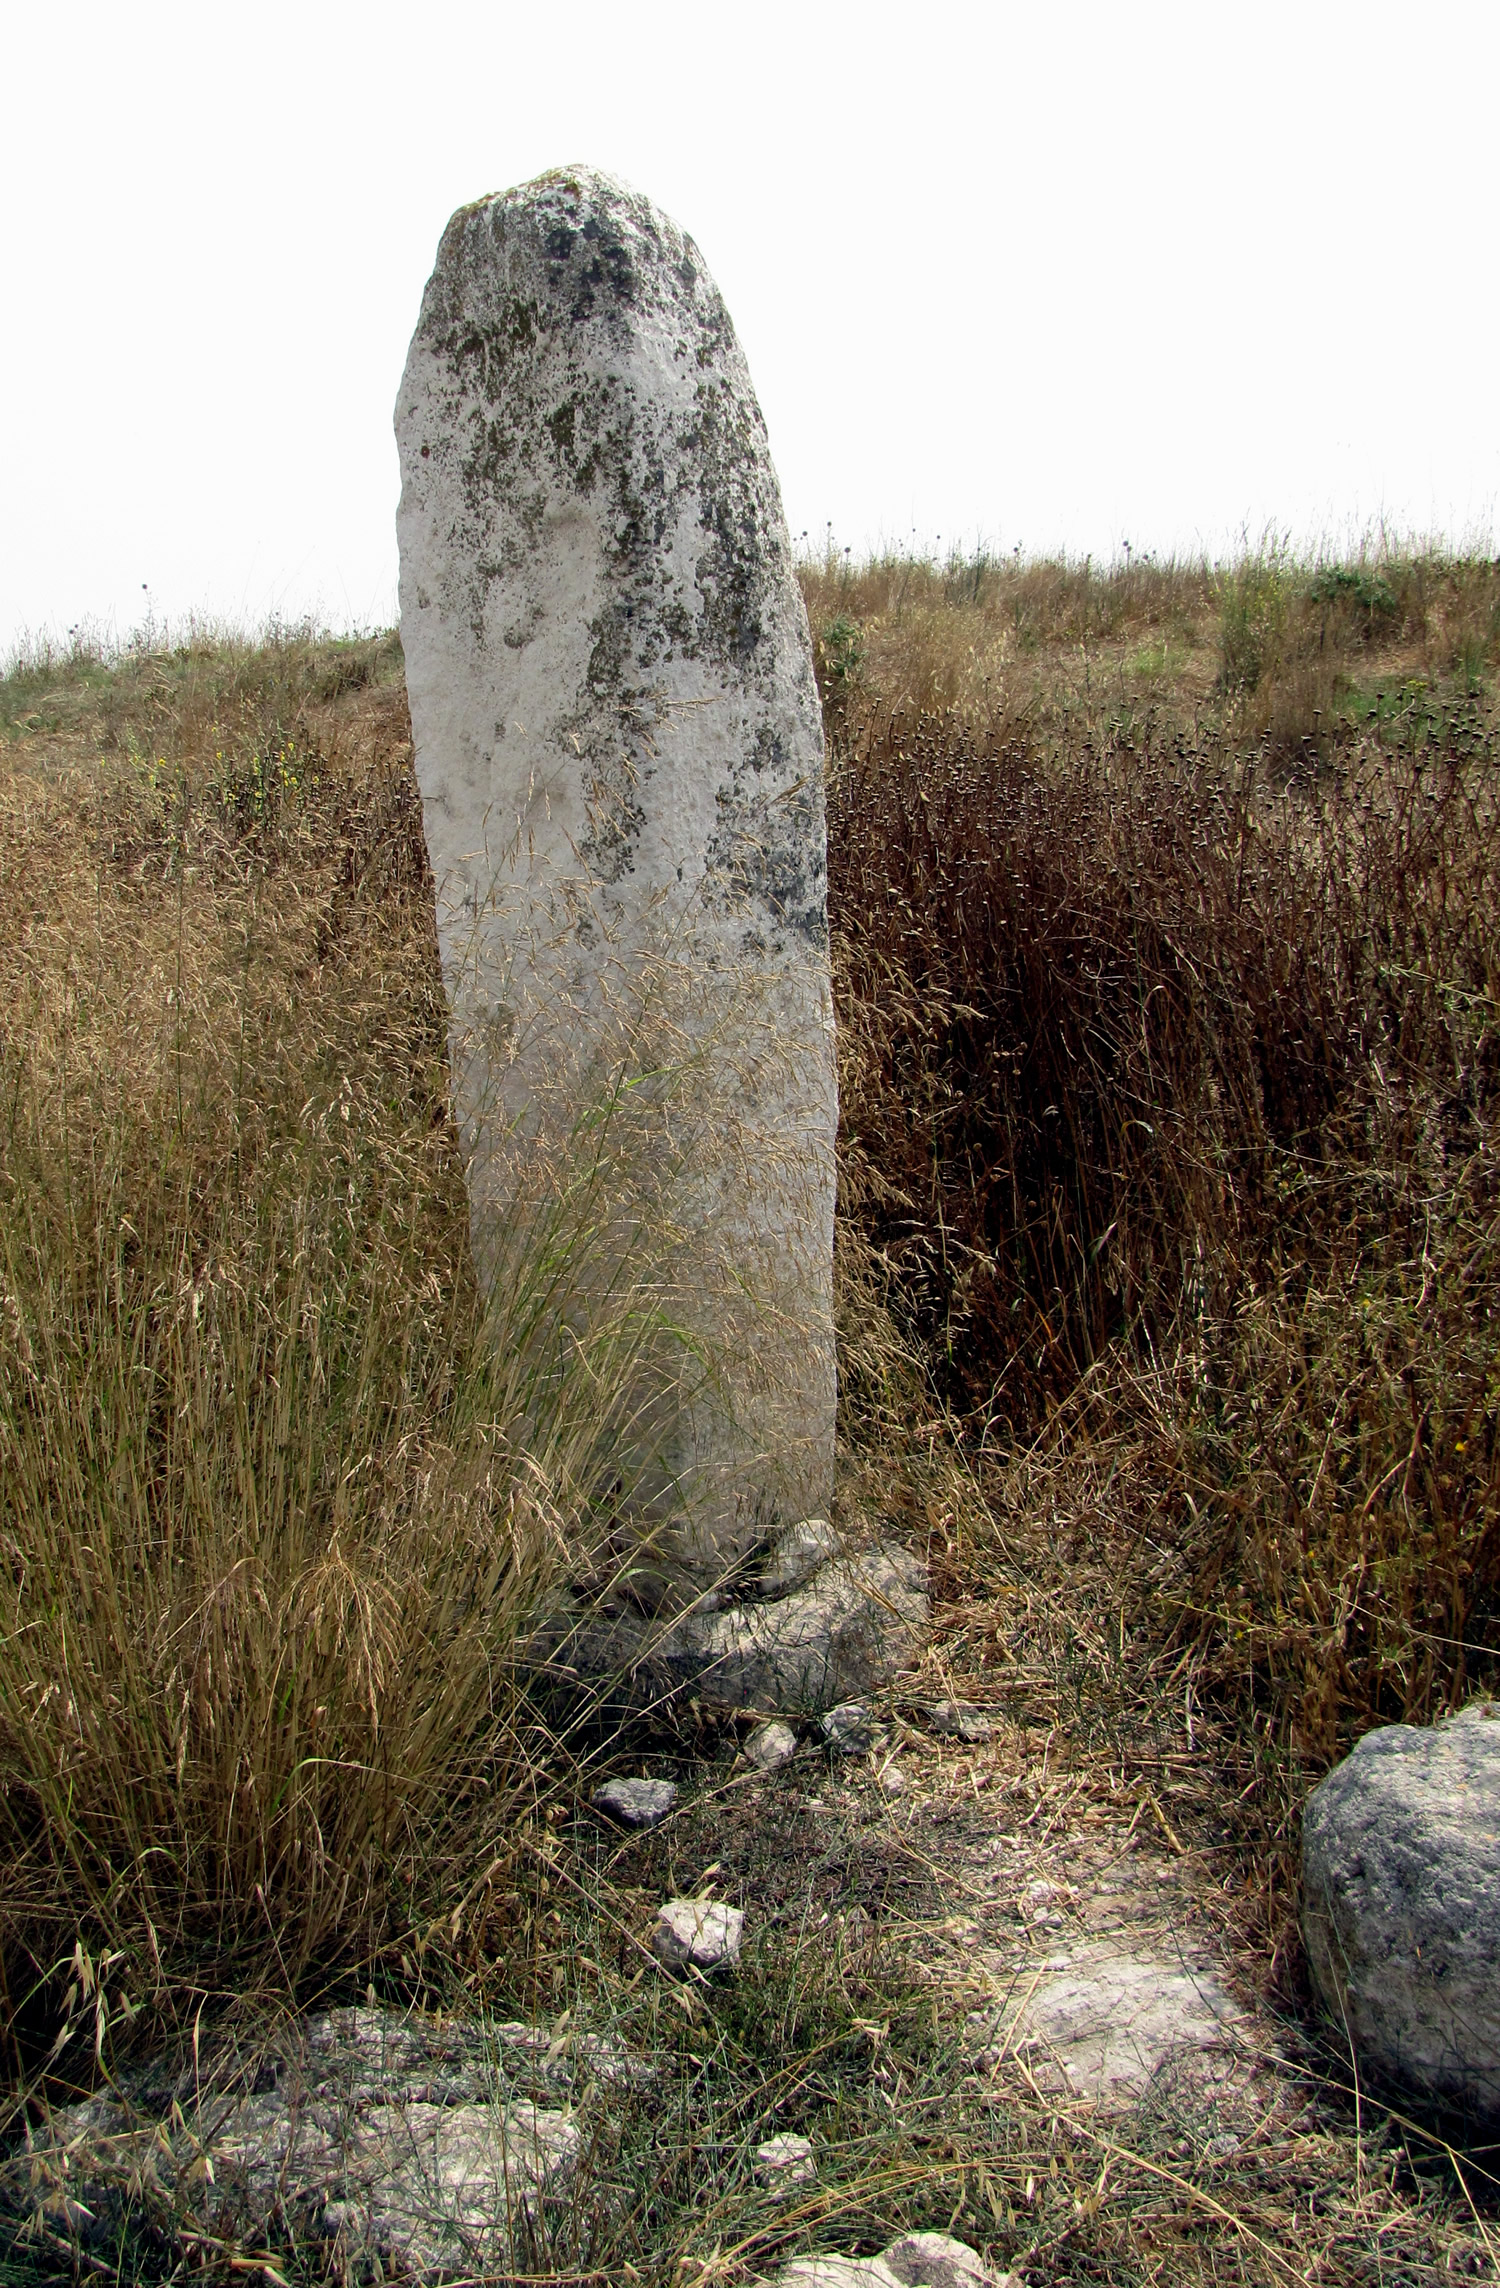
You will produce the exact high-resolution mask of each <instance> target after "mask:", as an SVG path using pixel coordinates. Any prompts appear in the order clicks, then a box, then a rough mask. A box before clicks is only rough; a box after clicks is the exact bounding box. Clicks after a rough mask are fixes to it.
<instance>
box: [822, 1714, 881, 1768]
mask: <svg viewBox="0 0 1500 2288" xmlns="http://www.w3.org/2000/svg"><path fill="white" fill-rule="evenodd" d="M820 1729H821V1731H822V1734H823V1737H824V1739H825V1740H826V1741H827V1743H828V1745H829V1747H830V1748H831V1749H832V1750H833V1752H834V1754H835V1755H837V1756H864V1755H868V1753H869V1751H870V1749H871V1748H873V1747H874V1746H875V1744H876V1742H877V1740H878V1739H879V1737H880V1727H879V1726H878V1724H877V1723H876V1721H875V1719H874V1717H873V1716H872V1715H871V1713H870V1711H869V1709H868V1708H867V1707H866V1706H865V1704H864V1702H863V1701H862V1700H841V1701H840V1702H839V1704H838V1706H837V1707H836V1708H830V1709H829V1710H828V1713H827V1714H826V1716H824V1718H823V1720H822V1724H821V1726H820Z"/></svg>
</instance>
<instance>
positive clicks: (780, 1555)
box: [759, 1517, 843, 1597]
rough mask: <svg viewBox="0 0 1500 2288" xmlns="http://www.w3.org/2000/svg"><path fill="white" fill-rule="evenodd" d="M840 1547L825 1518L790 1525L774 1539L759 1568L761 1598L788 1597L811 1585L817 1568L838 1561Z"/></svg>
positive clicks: (810, 1519) (805, 1519) (812, 1518)
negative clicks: (794, 1591) (806, 1584)
mask: <svg viewBox="0 0 1500 2288" xmlns="http://www.w3.org/2000/svg"><path fill="white" fill-rule="evenodd" d="M842 1546H843V1545H842V1543H841V1542H840V1540H839V1537H838V1535H837V1533H835V1531H834V1529H833V1527H832V1526H831V1525H830V1524H829V1522H828V1520H827V1518H826V1517H805V1518H803V1519H802V1521H801V1522H800V1524H797V1525H789V1526H788V1527H787V1528H786V1530H785V1532H784V1533H779V1534H778V1535H777V1536H776V1539H775V1541H774V1542H773V1543H772V1544H771V1549H770V1553H769V1555H768V1556H767V1558H766V1562H765V1564H764V1565H763V1566H762V1567H761V1572H760V1582H759V1588H760V1593H761V1595H762V1596H763V1597H785V1596H789V1595H790V1593H791V1592H792V1590H793V1589H800V1588H801V1587H802V1586H803V1584H804V1583H805V1582H807V1581H810V1580H811V1579H812V1576H813V1575H814V1573H816V1572H817V1570H818V1568H819V1566H820V1565H827V1564H829V1563H830V1562H831V1560H832V1559H833V1558H835V1557H837V1556H838V1555H839V1554H840V1551H841V1549H842Z"/></svg>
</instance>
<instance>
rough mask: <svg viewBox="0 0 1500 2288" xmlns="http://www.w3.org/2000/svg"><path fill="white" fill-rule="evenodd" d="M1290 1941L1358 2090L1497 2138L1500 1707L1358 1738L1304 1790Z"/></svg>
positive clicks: (1388, 1727) (1483, 1706)
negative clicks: (1298, 1914)
mask: <svg viewBox="0 0 1500 2288" xmlns="http://www.w3.org/2000/svg"><path fill="white" fill-rule="evenodd" d="M1302 1932H1303V1938H1304V1940H1305V1943H1306V1947H1307V1959H1308V1965H1309V1968H1310V1970H1311V1972H1312V1977H1313V1983H1314V1985H1315V1987H1316V1990H1317V1993H1318V1997H1319V1999H1320V2001H1321V2003H1322V2006H1323V2008H1324V2010H1325V2012H1326V2014H1327V2017H1328V2020H1329V2024H1330V2031H1331V2033H1332V2035H1333V2039H1334V2040H1335V2042H1336V2043H1337V2044H1338V2045H1339V2046H1341V2047H1343V2046H1345V2045H1349V2046H1352V2049H1353V2052H1354V2057H1355V2061H1356V2063H1357V2065H1358V2067H1359V2069H1360V2071H1361V2072H1362V2073H1363V2074H1365V2075H1367V2076H1369V2077H1371V2078H1372V2079H1374V2080H1376V2081H1378V2082H1380V2083H1383V2084H1385V2085H1387V2086H1388V2087H1390V2088H1392V2089H1394V2090H1397V2091H1401V2092H1404V2093H1406V2094H1407V2095H1408V2097H1409V2098H1414V2099H1416V2100H1418V2101H1420V2102H1424V2103H1426V2104H1428V2105H1431V2106H1435V2107H1437V2108H1439V2109H1441V2110H1443V2111H1446V2112H1452V2113H1456V2114H1458V2115H1460V2116H1463V2117H1466V2118H1468V2119H1469V2120H1471V2121H1475V2122H1479V2123H1483V2124H1485V2125H1486V2126H1488V2127H1490V2128H1493V2127H1494V2125H1495V2124H1496V2123H1497V2122H1500V1705H1497V1704H1495V1703H1491V1702H1480V1703H1477V1704H1475V1705H1473V1706H1471V1707H1469V1708H1466V1709H1465V1710H1464V1711H1463V1712H1462V1714H1461V1715H1458V1716H1455V1717H1453V1718H1451V1719H1449V1720H1448V1721H1447V1722H1445V1723H1440V1724H1434V1725H1431V1726H1425V1727H1419V1726H1416V1725H1410V1724H1390V1725H1386V1726H1384V1727H1382V1728H1381V1729H1380V1730H1378V1731H1374V1732H1367V1733H1366V1734H1365V1736H1364V1738H1363V1739H1362V1740H1361V1741H1360V1742H1359V1743H1358V1745H1357V1746H1356V1747H1355V1749H1354V1750H1353V1752H1352V1753H1351V1754H1350V1755H1349V1756H1347V1757H1346V1758H1345V1759H1344V1761H1343V1763H1341V1764H1339V1765H1338V1766H1337V1767H1336V1768H1335V1769H1334V1770H1333V1771H1331V1772H1330V1773H1329V1774H1328V1776H1327V1778H1326V1779H1324V1780H1323V1781H1322V1782H1321V1783H1320V1784H1319V1785H1318V1786H1317V1787H1316V1788H1315V1789H1314V1790H1313V1792H1312V1795H1311V1796H1310V1797H1309V1799H1308V1803H1307V1808H1306V1811H1305V1813H1304V1815H1303V1823H1302Z"/></svg>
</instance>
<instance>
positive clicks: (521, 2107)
mask: <svg viewBox="0 0 1500 2288" xmlns="http://www.w3.org/2000/svg"><path fill="white" fill-rule="evenodd" d="M539 2035H540V2038H541V2040H542V2042H543V2043H544V2044H545V2045H546V2050H545V2055H544V2057H543V2058H541V2059H540V2060H538V2061H537V2062H538V2063H540V2064H541V2065H542V2066H543V2068H544V2070H545V2068H546V2067H547V2066H550V2065H552V2064H554V2063H555V2062H557V2061H558V2059H560V2055H561V2052H562V2049H563V2047H564V2045H562V2044H557V2045H553V2044H552V2043H550V2042H548V2040H547V2037H546V2036H545V2035H544V2034H541V2030H540V2029H537V2028H531V2027H503V2028H496V2029H493V2031H492V2033H491V2034H490V2035H488V2036H486V2035H485V2034H483V2033H481V2032H480V2031H479V2030H478V2029H477V2028H474V2027H467V2028H459V2027H454V2026H452V2025H451V2024H450V2025H446V2026H437V2025H434V2024H433V2023H431V2022H430V2021H426V2020H421V2019H416V2018H408V2017H404V2016H402V2014H401V2013H399V2012H396V2011H390V2010H381V2009H375V2008H370V2009H363V2010H346V2011H334V2012H328V2013H324V2014H323V2015H321V2016H319V2017H315V2018H312V2019H310V2020H308V2021H307V2022H306V2025H305V2026H303V2027H301V2028H299V2029H294V2030H291V2031H289V2032H287V2033H285V2034H284V2035H283V2036H282V2037H281V2038H280V2039H279V2041H278V2042H277V2043H275V2044H273V2045H271V2046H270V2047H269V2048H264V2049H262V2050H260V2051H258V2052H257V2053H256V2054H254V2055H253V2056H251V2057H249V2058H246V2059H240V2058H238V2057H236V2056H234V2055H233V2054H228V2053H226V2054H225V2055H223V2056H221V2057H219V2058H217V2059H215V2060H214V2061H213V2062H212V2065H211V2067H210V2068H209V2069H208V2070H206V2071H192V2072H188V2073H186V2074H184V2075H182V2076H180V2077H178V2078H177V2080H176V2081H172V2080H171V2079H170V2078H168V2079H163V2078H161V2077H159V2076H158V2077H156V2078H155V2079H153V2078H152V2077H151V2076H150V2075H147V2076H145V2077H138V2079H137V2081H136V2083H135V2084H134V2085H132V2086H127V2087H125V2088H123V2089H122V2091H121V2093H120V2094H119V2095H118V2096H116V2095H111V2096H107V2097H102V2098H92V2099H89V2100H87V2101H85V2102H84V2103H82V2104H80V2105H75V2106H70V2107H68V2108H66V2109H65V2110H63V2111H61V2112H59V2113H57V2114H55V2115H54V2116H53V2117H52V2119H51V2120H50V2122H48V2123H46V2124H44V2125H42V2126H41V2127H39V2128H37V2129H34V2130H33V2131H32V2133H31V2136H30V2138H29V2141H28V2145H27V2148H26V2150H25V2152H24V2154H23V2156H22V2157H21V2164H20V2165H21V2166H23V2167H24V2169H25V2171H26V2174H27V2178H28V2197H29V2199H30V2201H31V2204H32V2206H33V2207H34V2209H36V2210H37V2211H38V2212H40V2213H44V2214H46V2215H47V2216H49V2218H51V2219H52V2220H53V2222H54V2224H59V2223H60V2224H61V2225H62V2226H64V2228H66V2229H67V2230H68V2231H69V2232H70V2233H71V2235H72V2237H73V2238H74V2239H75V2240H76V2242H77V2243H78V2245H79V2246H80V2247H82V2246H86V2245H87V2244H88V2243H89V2241H90V2239H91V2238H92V2237H93V2236H94V2235H95V2234H96V2233H98V2232H100V2231H103V2232H106V2233H107V2232H108V2230H109V2228H110V2225H111V2222H112V2220H113V2219H114V2218H115V2216H116V2215H117V2214H118V2213H119V2211H120V2209H121V2208H122V2207H123V2206H124V2205H126V2204H129V2205H137V2204H141V2205H144V2207H145V2209H146V2211H147V2213H148V2214H151V2215H152V2216H154V2217H155V2218H156V2220H157V2221H158V2222H159V2223H161V2224H163V2225H166V2226H169V2227H172V2228H175V2229H178V2230H181V2229H184V2228H186V2229H187V2230H189V2231H199V2232H202V2231H207V2232H211V2233H213V2234H215V2235H217V2236H221V2237H229V2238H231V2239H232V2238H233V2237H234V2236H240V2237H244V2236H246V2235H250V2236H252V2237H255V2238H262V2237H263V2236H264V2235H265V2234H266V2233H267V2232H268V2231H275V2230H279V2229H286V2230H289V2231H291V2232H293V2233H296V2234H300V2235H304V2236H306V2235H311V2236H313V2237H315V2238H318V2237H321V2238H323V2239H325V2240H329V2241H331V2242H332V2243H333V2244H334V2249H333V2253H334V2257H335V2262H336V2266H337V2268H338V2269H339V2270H340V2271H342V2272H343V2273H345V2274H349V2275H367V2274H368V2273H369V2272H371V2271H372V2270H373V2269H374V2268H375V2262H376V2260H377V2259H378V2260H379V2262H380V2264H381V2265H388V2264H389V2263H391V2262H393V2261H394V2262H395V2263H397V2264H399V2265H400V2266H401V2267H402V2268H403V2270H404V2271H405V2272H406V2273H408V2274H409V2275H410V2276H411V2277H412V2278H414V2279H416V2280H421V2281H429V2280H430V2281H438V2280H443V2279H448V2278H454V2277H460V2276H471V2275H472V2274H474V2273H475V2272H481V2271H493V2270H497V2269H498V2270H504V2269H508V2268H509V2267H510V2265H511V2263H512V2261H513V2258H514V2255H515V2234H516V2232H517V2229H518V2227H519V2226H520V2225H521V2224H522V2223H523V2222H525V2221H527V2220H535V2219H537V2218H538V2217H539V2216H540V2214H541V2211H542V2206H543V2204H544V2203H545V2202H547V2201H548V2200H551V2199H554V2198H558V2197H561V2196H562V2195H564V2194H565V2193H566V2192H567V2191H568V2189H569V2187H570V2186H571V2184H572V2181H573V2178H574V2175H575V2173H576V2169H577V2164H578V2158H579V2153H580V2151H581V2138H580V2134H579V2131H578V2129H577V2128H576V2126H575V2125H574V2123H573V2121H572V2119H571V2117H570V2115H569V2114H568V2113H566V2112H564V2111H560V2110H557V2109H555V2108H550V2107H546V2106H540V2105H538V2104H536V2103H535V2101H534V2100H527V2099H519V2098H513V2097H510V2096H508V2095H507V2093H506V2090H505V2079H506V2076H505V2069H504V2064H503V2059H504V2052H505V2048H506V2046H507V2043H508V2041H509V2040H510V2039H511V2038H514V2037H516V2036H521V2037H525V2040H524V2041H523V2043H522V2046H523V2047H525V2048H527V2049H534V2044H535V2039H536V2037H538V2036H539ZM602 2047H603V2048H607V2047H608V2045H602ZM528 2062H530V2061H528ZM575 2062H576V2061H575ZM616 2062H618V2063H620V2064H621V2065H622V2066H625V2067H628V2066H629V2064H630V2063H632V2061H628V2060H625V2059H624V2057H623V2054H620V2056H619V2058H618V2060H617V2059H616V2057H615V2055H614V2054H613V2053H612V2054H611V2056H610V2058H609V2059H607V2060H605V2059H601V2060H600V2061H599V2063H600V2065H601V2066H603V2067H604V2068H605V2069H606V2071H608V2069H610V2068H612V2067H613V2065H614V2064H615V2063H616ZM640 2062H641V2063H644V2061H640Z"/></svg>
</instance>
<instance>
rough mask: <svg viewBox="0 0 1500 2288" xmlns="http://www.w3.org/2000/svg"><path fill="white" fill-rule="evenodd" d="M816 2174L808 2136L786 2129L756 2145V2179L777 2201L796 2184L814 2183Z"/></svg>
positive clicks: (784, 2196)
mask: <svg viewBox="0 0 1500 2288" xmlns="http://www.w3.org/2000/svg"><path fill="white" fill-rule="evenodd" d="M817 2175H818V2165H817V2163H816V2161H815V2160H814V2159H813V2149H812V2139H811V2138H810V2137H799V2136H797V2134H796V2133H795V2131H793V2130H789V2129H787V2130H783V2131H782V2133H781V2135H780V2136H779V2137H768V2138H767V2139H766V2141H765V2143H764V2145H757V2146H756V2148H755V2181H756V2183H757V2184H758V2185H763V2186H764V2187H765V2189H766V2190H767V2192H769V2193H770V2194H772V2195H773V2197H774V2198H775V2199H777V2200H784V2199H785V2198H786V2196H787V2194H788V2193H790V2192H792V2191H793V2190H794V2188H795V2187H796V2186H798V2185H811V2184H814V2183H816V2181H817Z"/></svg>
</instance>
